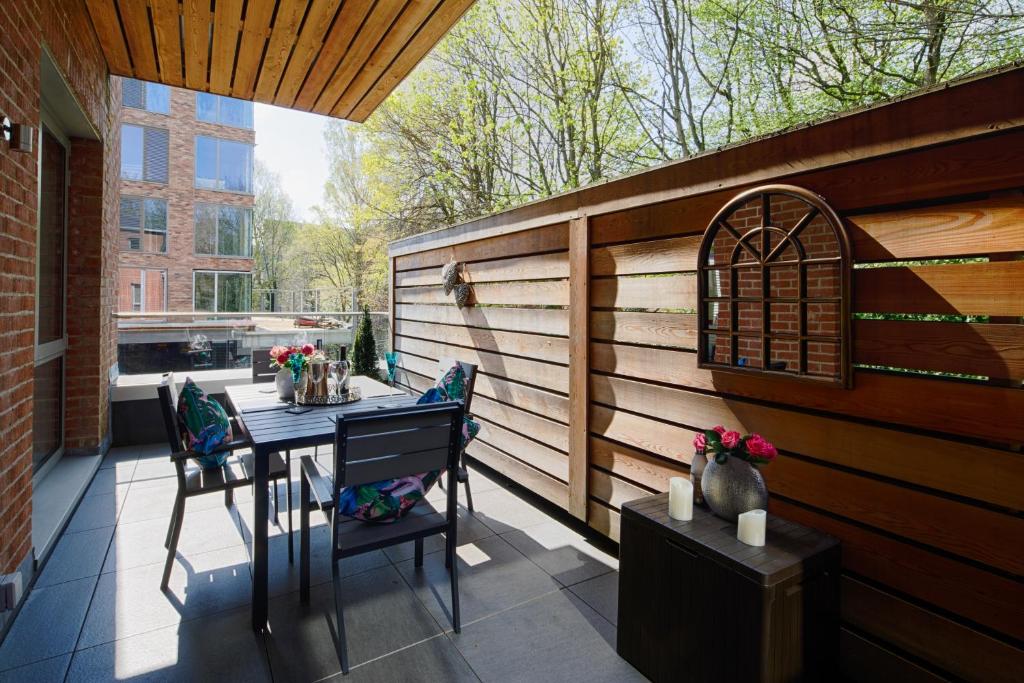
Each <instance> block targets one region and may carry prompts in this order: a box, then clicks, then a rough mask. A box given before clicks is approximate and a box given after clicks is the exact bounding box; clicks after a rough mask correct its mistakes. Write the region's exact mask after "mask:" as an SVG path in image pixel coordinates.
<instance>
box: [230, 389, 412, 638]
mask: <svg viewBox="0 0 1024 683" xmlns="http://www.w3.org/2000/svg"><path fill="white" fill-rule="evenodd" d="M351 386H353V387H358V388H359V390H360V391H361V392H362V399H360V400H358V401H355V402H352V403H345V404H341V405H328V406H315V407H314V406H303V408H306V407H309V408H311V409H310V410H309V411H307V412H304V413H302V414H299V415H296V414H294V413H289V412H288V409H289V408H291V407H292V406H291V404H289V403H285V402H283V401H281V400H280V399H278V397H277V390H276V389H275V388H274V385H273V384H245V385H239V386H229V387H226V388H225V393H226V394H227V399H228V404H229V406H230V407H231V410H232V411H233V412H234V415H235V417H236V418H237V420H238V424H239V427H240V428H241V430H242V432H243V436H244V437H245V438H247V439H248V440H249V442H250V444H251V448H252V451H253V461H254V468H253V469H254V470H255V472H254V479H255V482H254V483H255V487H254V488H255V492H254V498H255V503H256V511H255V514H254V515H253V529H252V536H253V544H252V626H253V628H254V629H255V630H256V631H263V630H264V629H266V627H267V581H268V573H269V572H268V557H267V552H268V544H267V531H268V521H269V513H270V492H269V490H268V488H269V486H268V484H269V481H268V474H269V469H270V465H269V456H270V454H271V453H273V452H275V451H278V452H283V451H286V450H296V449H299V448H308V447H310V446H323V445H326V444H332V443H334V432H335V420H336V417H337V415H339V414H345V413H351V412H360V411H364V410H373V409H385V408H401V407H404V406H408V405H412V404H414V403H415V402H416V398H415V397H413V396H410V395H408V394H406V393H403V392H401V391H399V390H397V389H393V388H391V387H389V386H388V385H386V384H382V383H381V382H378V381H376V380H373V379H370V378H368V377H353V378H352V379H351ZM289 476H290V473H289ZM290 485H291V482H290V480H289V486H290Z"/></svg>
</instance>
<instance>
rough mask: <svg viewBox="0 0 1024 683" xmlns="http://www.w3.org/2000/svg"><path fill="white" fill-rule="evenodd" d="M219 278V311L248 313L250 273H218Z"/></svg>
mask: <svg viewBox="0 0 1024 683" xmlns="http://www.w3.org/2000/svg"><path fill="white" fill-rule="evenodd" d="M217 276H218V282H217V311H218V312H220V313H228V312H230V313H235V312H241V311H248V310H249V299H250V296H251V294H250V287H251V276H250V275H249V274H248V273H218V274H217Z"/></svg>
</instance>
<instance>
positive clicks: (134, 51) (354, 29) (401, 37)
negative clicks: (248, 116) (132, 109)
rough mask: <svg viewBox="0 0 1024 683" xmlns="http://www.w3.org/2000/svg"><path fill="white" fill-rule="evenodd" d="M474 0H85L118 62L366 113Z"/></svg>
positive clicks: (188, 84)
mask: <svg viewBox="0 0 1024 683" xmlns="http://www.w3.org/2000/svg"><path fill="white" fill-rule="evenodd" d="M472 4H473V0H344V1H343V0H86V5H87V6H88V8H89V14H90V15H91V16H92V23H93V26H94V27H95V29H96V35H97V36H98V37H99V40H100V43H101V44H102V46H103V51H104V53H105V55H106V58H107V65H108V66H109V68H110V72H111V73H113V74H116V75H118V76H130V77H133V78H138V79H140V80H144V81H153V82H157V83H165V84H167V85H173V86H179V87H185V88H190V89H192V90H201V91H204V92H211V93H216V94H218V95H228V96H231V97H238V98H241V99H246V100H253V101H256V102H265V103H267V104H276V105H280V106H282V107H290V108H292V109H301V110H303V111H311V112H316V113H317V114H325V115H328V116H336V117H339V118H343V119H349V120H352V121H364V120H365V119H366V117H367V116H369V115H370V114H371V113H372V112H373V110H374V109H376V108H377V106H378V105H379V104H380V103H381V102H382V101H383V100H384V98H385V97H387V96H388V95H389V94H390V93H391V91H392V90H394V89H395V88H396V87H397V86H398V84H399V83H401V82H402V79H404V78H405V77H406V76H407V75H408V74H409V72H410V71H412V69H413V68H414V67H415V66H416V65H417V64H418V63H419V62H420V60H421V59H422V58H423V57H424V56H425V55H426V54H427V53H428V52H429V51H430V49H431V48H433V47H434V45H436V44H437V42H438V41H439V40H440V39H441V37H442V36H444V34H445V33H446V32H447V31H448V29H449V28H451V27H452V26H453V25H454V24H455V22H456V21H457V20H458V19H459V17H461V16H462V14H463V13H464V12H465V11H466V10H467V9H468V8H469V6H470V5H472Z"/></svg>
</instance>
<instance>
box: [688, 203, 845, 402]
mask: <svg viewBox="0 0 1024 683" xmlns="http://www.w3.org/2000/svg"><path fill="white" fill-rule="evenodd" d="M697 278H698V280H697V289H698V303H697V306H698V308H697V321H698V329H699V333H700V342H699V346H698V356H697V360H698V365H699V366H700V367H702V368H709V369H712V370H715V369H728V370H730V371H740V372H748V373H750V372H755V373H761V374H770V375H774V376H779V377H782V376H787V375H788V376H793V377H798V378H800V379H807V380H816V381H825V382H833V383H836V384H841V385H843V386H849V383H850V370H849V368H850V363H849V355H850V348H849V347H850V344H849V340H850V332H849V330H850V315H849V292H850V243H849V238H848V237H847V235H846V231H845V229H844V227H843V222H842V219H841V218H839V216H838V214H836V212H835V211H834V210H833V209H832V208H831V207H830V206H829V205H828V204H826V203H825V200H824V199H822V198H821V197H819V196H818V195H816V194H814V193H813V192H810V191H808V190H805V189H802V188H799V187H793V186H791V185H765V186H763V187H756V188H754V189H752V190H748V191H746V192H743V193H741V194H739V195H737V196H736V197H735V198H734V199H733V200H732V201H730V202H729V203H728V204H726V205H725V206H724V207H723V208H722V209H721V210H720V211H719V212H718V214H717V215H716V216H715V217H714V218H713V219H712V221H711V224H710V225H709V226H708V228H707V230H706V231H705V233H704V238H703V240H702V242H701V245H700V252H699V254H698V258H697Z"/></svg>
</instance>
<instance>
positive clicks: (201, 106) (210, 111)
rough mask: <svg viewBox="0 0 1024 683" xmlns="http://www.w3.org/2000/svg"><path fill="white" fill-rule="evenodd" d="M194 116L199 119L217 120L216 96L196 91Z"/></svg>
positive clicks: (214, 121)
mask: <svg viewBox="0 0 1024 683" xmlns="http://www.w3.org/2000/svg"><path fill="white" fill-rule="evenodd" d="M196 118H197V119H199V120H200V121H209V122H211V123H216V122H217V96H216V95H211V94H210V93H205V92H200V93H196Z"/></svg>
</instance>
